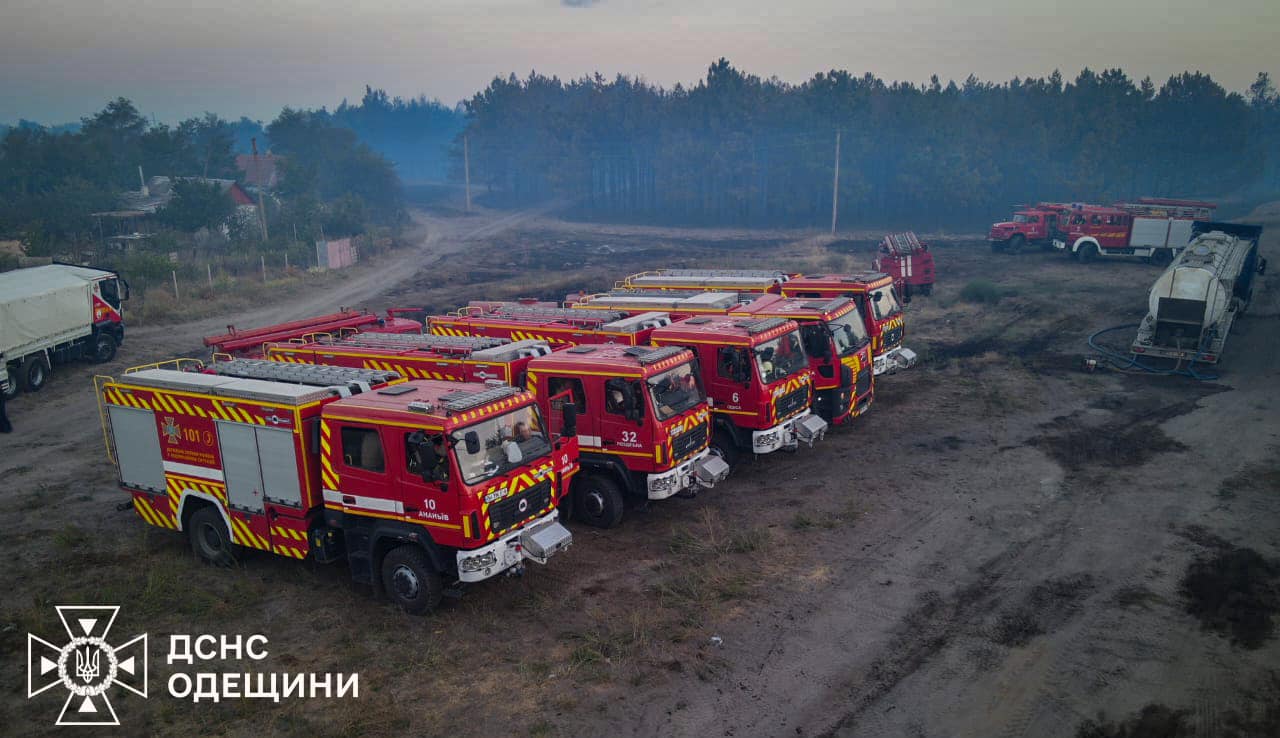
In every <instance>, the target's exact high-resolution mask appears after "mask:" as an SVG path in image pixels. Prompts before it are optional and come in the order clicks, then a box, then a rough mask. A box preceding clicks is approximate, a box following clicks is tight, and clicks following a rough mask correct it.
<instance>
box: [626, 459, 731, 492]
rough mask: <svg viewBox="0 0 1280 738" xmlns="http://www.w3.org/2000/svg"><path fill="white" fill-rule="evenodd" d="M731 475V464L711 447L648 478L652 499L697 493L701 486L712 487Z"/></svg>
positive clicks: (647, 482)
mask: <svg viewBox="0 0 1280 738" xmlns="http://www.w3.org/2000/svg"><path fill="white" fill-rule="evenodd" d="M727 476H729V465H728V464H726V463H725V462H724V459H722V458H720V457H719V456H714V455H712V453H711V451H710V449H703V450H702V453H700V454H697V455H696V456H692V457H690V458H689V459H686V460H685V461H683V462H682V463H681V464H680V465H679V466H677V467H675V468H674V469H670V470H668V471H664V472H661V473H659V474H650V475H649V476H648V478H647V479H646V484H647V486H648V496H649V499H651V500H665V499H667V498H668V497H671V496H673V495H677V494H681V493H689V494H697V492H698V489H699V488H703V487H705V488H707V489H710V488H712V487H714V486H716V483H717V482H722V481H724V479H725V477H727Z"/></svg>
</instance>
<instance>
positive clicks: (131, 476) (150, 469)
mask: <svg viewBox="0 0 1280 738" xmlns="http://www.w3.org/2000/svg"><path fill="white" fill-rule="evenodd" d="M107 415H108V416H109V417H110V418H111V439H112V441H113V442H114V444H115V448H116V463H117V464H118V465H119V468H120V481H121V482H123V483H124V484H127V485H129V486H130V487H141V488H143V489H149V490H152V491H155V492H163V491H164V490H165V480H164V457H163V456H161V455H160V434H159V433H157V432H156V418H155V414H154V413H152V412H151V411H150V410H138V409H135V408H131V407H120V406H119V405H108V406H107Z"/></svg>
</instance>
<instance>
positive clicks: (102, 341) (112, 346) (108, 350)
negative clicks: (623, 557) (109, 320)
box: [89, 333, 116, 364]
mask: <svg viewBox="0 0 1280 738" xmlns="http://www.w3.org/2000/svg"><path fill="white" fill-rule="evenodd" d="M92 348H93V350H92V351H90V352H89V360H90V361H92V362H93V363H95V364H105V363H107V362H108V361H111V360H112V359H114V358H116V337H115V336H113V335H111V334H110V333H99V334H98V335H96V336H94V337H93V347H92Z"/></svg>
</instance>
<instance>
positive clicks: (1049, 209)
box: [987, 202, 1082, 254]
mask: <svg viewBox="0 0 1280 738" xmlns="http://www.w3.org/2000/svg"><path fill="white" fill-rule="evenodd" d="M1073 207H1082V205H1081V204H1079V203H1076V204H1074V205H1073V204H1070V203H1061V202H1041V203H1036V204H1035V205H1019V206H1018V208H1017V210H1015V211H1014V213H1013V218H1012V219H1011V220H1006V221H1001V222H999V223H993V224H992V225H991V230H990V232H988V234H987V240H988V242H990V244H991V250H992V251H997V252H1008V253H1010V254H1016V253H1019V252H1021V251H1022V249H1023V248H1025V247H1027V246H1039V247H1040V248H1041V249H1046V250H1052V249H1053V248H1054V241H1055V240H1057V239H1060V238H1062V235H1063V233H1064V226H1063V218H1064V216H1065V214H1066V213H1067V211H1069V210H1071V209H1072V208H1073Z"/></svg>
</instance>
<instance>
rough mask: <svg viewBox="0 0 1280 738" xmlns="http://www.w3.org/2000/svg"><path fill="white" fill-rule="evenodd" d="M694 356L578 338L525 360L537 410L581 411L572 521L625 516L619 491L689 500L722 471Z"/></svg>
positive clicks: (603, 521) (604, 521)
mask: <svg viewBox="0 0 1280 738" xmlns="http://www.w3.org/2000/svg"><path fill="white" fill-rule="evenodd" d="M693 358H694V357H693V353H692V352H690V351H687V350H685V349H681V348H677V347H668V348H653V347H648V346H622V345H619V344H582V345H579V346H573V347H569V348H565V349H563V350H560V351H556V352H554V353H551V354H550V355H547V356H541V357H538V358H536V359H534V360H533V361H531V362H529V367H528V378H527V382H528V388H529V390H530V391H532V392H533V393H535V394H536V395H537V397H538V404H539V406H540V407H543V408H547V409H548V410H549V409H550V408H553V407H555V406H556V405H557V404H558V403H561V402H563V401H565V400H569V401H571V402H572V403H573V405H574V407H576V408H579V410H578V413H577V421H578V429H577V430H578V443H579V444H580V447H581V449H582V462H581V463H582V467H583V469H584V470H585V471H584V473H583V474H580V475H579V476H578V478H577V479H576V480H575V481H574V485H573V504H574V514H575V516H576V517H577V518H578V519H580V520H583V521H584V522H586V523H588V524H590V525H595V526H597V527H601V528H608V527H611V526H613V525H617V523H618V522H619V521H620V520H621V519H622V513H623V497H624V496H630V497H633V498H636V499H639V500H645V501H647V500H662V499H666V498H668V497H672V496H674V495H681V496H686V497H687V496H692V495H694V494H696V493H697V492H698V490H699V489H702V488H710V487H713V486H715V484H716V483H718V482H720V481H722V480H723V479H724V478H725V477H727V476H728V475H729V465H728V464H727V463H726V462H725V461H724V460H723V459H722V458H720V457H719V456H715V455H713V454H712V453H711V451H710V450H709V449H708V444H709V443H710V440H711V412H710V410H709V408H708V405H707V400H706V396H705V394H704V393H703V388H702V378H701V376H700V375H699V373H698V367H697V364H696V363H695V362H694V360H693ZM642 504H643V503H642Z"/></svg>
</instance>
